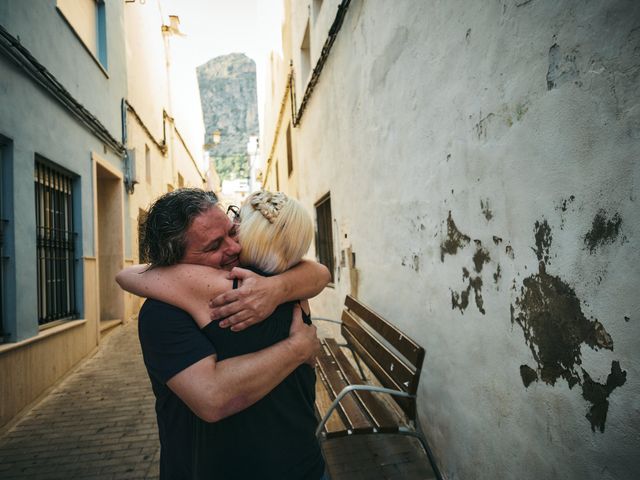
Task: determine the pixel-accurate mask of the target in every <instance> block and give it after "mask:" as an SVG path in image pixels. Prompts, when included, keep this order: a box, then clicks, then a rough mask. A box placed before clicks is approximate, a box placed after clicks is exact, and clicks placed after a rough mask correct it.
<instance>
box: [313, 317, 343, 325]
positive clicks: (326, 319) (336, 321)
mask: <svg viewBox="0 0 640 480" xmlns="http://www.w3.org/2000/svg"><path fill="white" fill-rule="evenodd" d="M311 320H312V321H313V320H322V321H323V322H331V323H337V324H338V325H342V322H341V321H339V320H334V319H333V318H324V317H311Z"/></svg>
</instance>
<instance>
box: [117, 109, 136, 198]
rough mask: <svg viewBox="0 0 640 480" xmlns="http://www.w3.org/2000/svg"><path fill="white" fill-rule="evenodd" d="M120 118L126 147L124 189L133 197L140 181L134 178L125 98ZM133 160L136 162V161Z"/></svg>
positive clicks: (123, 141)
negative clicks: (128, 143)
mask: <svg viewBox="0 0 640 480" xmlns="http://www.w3.org/2000/svg"><path fill="white" fill-rule="evenodd" d="M120 116H121V119H122V145H124V158H123V160H124V188H125V190H126V191H127V193H128V194H130V195H133V190H134V188H135V186H136V183H138V181H137V180H135V179H134V178H132V172H131V160H132V159H131V155H130V154H129V149H128V148H127V100H126V99H125V98H123V99H122V101H121V102H120ZM133 160H134V161H135V159H133Z"/></svg>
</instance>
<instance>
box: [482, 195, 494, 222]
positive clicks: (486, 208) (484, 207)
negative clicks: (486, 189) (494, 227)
mask: <svg viewBox="0 0 640 480" xmlns="http://www.w3.org/2000/svg"><path fill="white" fill-rule="evenodd" d="M480 209H481V210H482V214H483V215H484V218H486V219H487V222H488V221H490V220H491V219H492V218H493V212H492V211H491V208H490V207H489V199H488V198H487V199H486V200H480Z"/></svg>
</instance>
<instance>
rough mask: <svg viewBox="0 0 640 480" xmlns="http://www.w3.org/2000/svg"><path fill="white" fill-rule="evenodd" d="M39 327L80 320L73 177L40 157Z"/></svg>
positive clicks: (37, 167) (37, 185)
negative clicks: (77, 300)
mask: <svg viewBox="0 0 640 480" xmlns="http://www.w3.org/2000/svg"><path fill="white" fill-rule="evenodd" d="M34 180H35V194H36V235H37V238H36V245H37V279H38V324H39V325H46V324H49V323H51V322H54V321H56V320H67V319H71V318H75V317H76V313H77V312H76V296H75V272H74V270H75V255H74V253H75V248H74V245H75V235H76V234H75V232H74V231H73V177H72V176H71V175H70V174H68V173H66V172H65V171H63V170H62V169H60V168H57V167H55V166H54V165H52V164H50V163H49V162H47V161H45V160H44V159H42V158H39V157H36V164H35V178H34Z"/></svg>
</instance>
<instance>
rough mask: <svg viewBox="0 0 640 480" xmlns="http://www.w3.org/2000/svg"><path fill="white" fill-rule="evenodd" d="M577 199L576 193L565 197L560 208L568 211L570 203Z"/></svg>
mask: <svg viewBox="0 0 640 480" xmlns="http://www.w3.org/2000/svg"><path fill="white" fill-rule="evenodd" d="M575 199H576V196H575V195H571V196H570V197H569V198H565V199H563V200H562V203H561V204H560V210H562V211H563V212H566V211H567V208H568V206H569V204H570V203H572V202H573V201H574V200H575Z"/></svg>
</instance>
